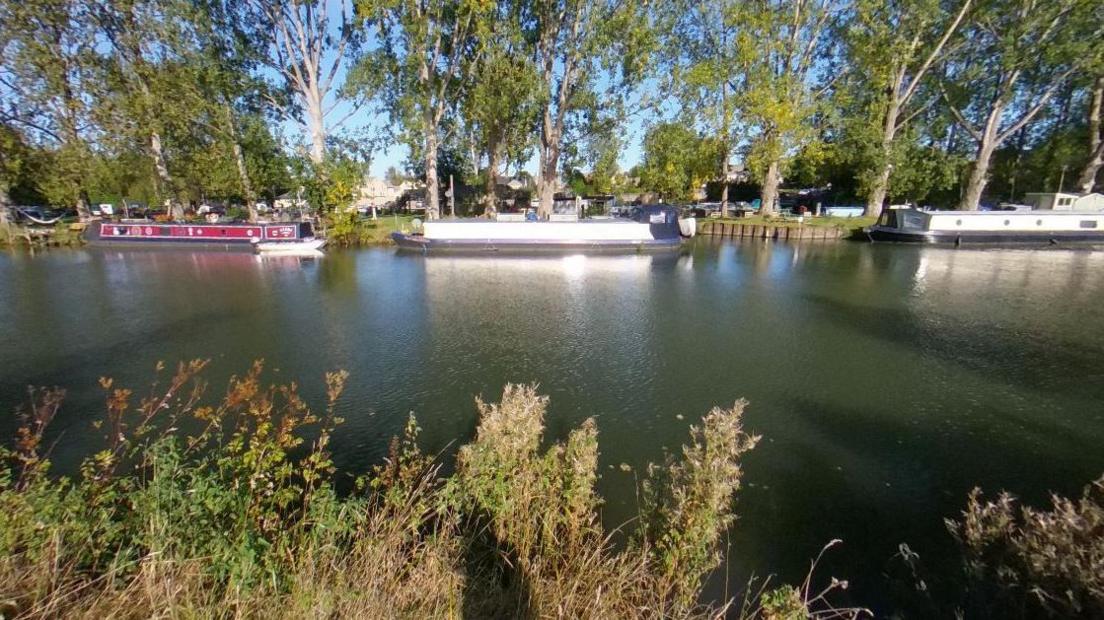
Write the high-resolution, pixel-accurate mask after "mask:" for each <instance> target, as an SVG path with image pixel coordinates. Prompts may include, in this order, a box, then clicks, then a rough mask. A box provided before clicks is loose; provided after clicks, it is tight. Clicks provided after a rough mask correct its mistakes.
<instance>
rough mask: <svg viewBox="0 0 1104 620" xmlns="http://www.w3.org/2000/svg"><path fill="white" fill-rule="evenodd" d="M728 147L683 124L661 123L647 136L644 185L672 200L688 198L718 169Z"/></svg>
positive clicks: (642, 177)
mask: <svg viewBox="0 0 1104 620" xmlns="http://www.w3.org/2000/svg"><path fill="white" fill-rule="evenodd" d="M725 150H726V147H725V145H724V144H722V143H721V142H720V141H719V140H716V139H704V138H702V137H700V136H698V135H697V134H696V133H695V132H694V131H693V129H691V128H690V127H688V126H686V125H685V124H682V123H660V124H657V125H655V126H653V127H651V128H650V129H648V133H647V134H646V135H645V136H644V161H643V163H642V165H641V167H640V170H639V174H640V182H641V185H642V186H643V187H644V188H646V189H648V190H651V191H655V192H658V193H659V194H660V195H661V196H663V197H664V198H666V199H667V200H670V201H686V200H691V199H693V197H694V193H695V192H696V191H697V190H698V188H700V187H701V185H702V184H703V183H704V182H705V181H706V179H708V178H709V177H710V175H712V174H713V173H714V172H715V171H716V169H717V160H718V159H720V158H721V157H723V156H724V154H725Z"/></svg>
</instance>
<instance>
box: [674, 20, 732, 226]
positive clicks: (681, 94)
mask: <svg viewBox="0 0 1104 620" xmlns="http://www.w3.org/2000/svg"><path fill="white" fill-rule="evenodd" d="M740 2H741V0H706V1H702V2H697V1H694V0H677V1H673V2H668V3H665V4H661V5H660V7H661V8H665V9H666V10H665V11H663V12H662V13H661V19H663V20H664V21H663V26H664V28H663V30H664V31H665V32H668V33H669V36H668V37H667V38H666V41H665V44H664V46H663V50H664V58H665V60H666V62H667V66H669V67H670V69H671V71H670V73H669V74H668V81H669V90H670V91H671V92H673V93H675V94H676V95H677V97H678V99H679V101H680V103H681V108H682V113H683V115H684V116H687V117H689V118H690V119H691V121H692V122H693V123H694V124H695V125H697V126H700V127H702V128H703V129H704V130H705V131H707V132H708V133H709V134H710V135H712V136H715V137H716V138H717V140H718V144H719V145H720V146H722V147H723V149H724V155H723V156H722V157H721V158H720V162H719V163H720V169H719V170H716V171H714V174H715V175H716V176H719V177H720V178H721V179H722V180H723V181H724V182H722V183H721V214H722V215H723V216H725V217H727V216H728V182H727V180H728V177H729V166H730V162H731V160H732V155H733V150H734V149H735V147H736V143H737V141H736V140H735V131H736V121H737V118H736V113H737V105H736V104H737V101H738V96H739V92H740V89H741V71H740V65H739V63H738V59H737V56H736V52H737V48H736V41H737V38H738V34H739V32H738V23H737V22H736V20H735V19H734V17H735V16H736V15H735V13H734V11H735V9H736V7H737V6H738V5H739V3H740Z"/></svg>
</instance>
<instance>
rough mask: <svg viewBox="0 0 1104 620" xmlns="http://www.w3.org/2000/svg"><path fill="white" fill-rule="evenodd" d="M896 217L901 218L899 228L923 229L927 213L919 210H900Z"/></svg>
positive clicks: (925, 226) (925, 225)
mask: <svg viewBox="0 0 1104 620" xmlns="http://www.w3.org/2000/svg"><path fill="white" fill-rule="evenodd" d="M897 217H898V218H900V219H901V225H900V228H912V229H924V228H927V222H928V218H927V215H926V214H924V213H921V212H919V211H912V210H904V209H902V210H900V212H899V213H898V214H897Z"/></svg>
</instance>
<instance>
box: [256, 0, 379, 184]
mask: <svg viewBox="0 0 1104 620" xmlns="http://www.w3.org/2000/svg"><path fill="white" fill-rule="evenodd" d="M249 1H250V6H251V8H252V10H253V16H254V19H256V20H257V21H258V22H259V23H260V27H259V28H258V29H257V30H256V32H257V33H259V34H261V35H263V36H264V39H263V40H264V42H265V44H266V46H267V48H268V54H266V55H265V58H264V60H265V63H266V64H267V65H268V66H269V68H271V69H272V70H273V71H275V72H276V73H277V74H278V75H279V76H280V78H281V79H282V80H283V82H284V85H285V87H286V90H287V91H288V92H290V93H292V95H293V97H294V100H295V101H296V103H297V104H298V108H292V107H289V106H287V105H286V104H285V103H284V102H283V101H281V100H279V99H276V98H273V99H271V101H270V103H271V104H272V105H273V106H274V107H276V108H277V109H278V110H280V111H281V113H282V114H283V115H284V116H285V117H286V118H294V119H295V120H297V121H299V122H300V123H302V125H303V126H304V128H305V129H306V131H307V133H308V134H309V135H310V158H311V161H312V162H314V164H315V165H319V164H321V163H322V161H323V159H324V156H325V151H326V136H327V135H328V134H329V133H330V132H331V131H334V130H335V129H337V128H338V127H340V126H341V125H342V124H343V123H344V122H345V121H346V120H348V118H349V117H350V116H352V115H353V114H355V113H356V112H357V111H358V110H359V109H360V106H361V102H359V101H353V102H347V101H344V100H345V98H346V97H345V94H346V93H347V92H348V91H346V90H345V89H342V88H340V85H339V84H338V83H337V82H336V80H337V78H338V74H339V73H340V72H341V68H342V67H343V66H344V62H345V57H346V55H347V54H348V53H349V52H350V51H352V48H354V47H355V46H356V44H357V43H358V36H357V29H356V27H355V24H354V22H353V18H352V15H351V12H350V11H349V2H348V0H333V1H327V0H249ZM335 5H336V6H338V7H340V11H341V13H340V16H338V17H337V20H336V23H331V11H332V9H333V7H334V6H335ZM343 102H345V103H347V104H348V108H349V109H348V110H347V111H345V112H344V115H343V116H341V117H339V118H338V120H336V121H331V120H329V119H331V118H332V117H333V116H334V112H337V111H338V110H337V108H338V106H339V105H340V104H341V103H343Z"/></svg>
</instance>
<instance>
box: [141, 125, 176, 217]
mask: <svg viewBox="0 0 1104 620" xmlns="http://www.w3.org/2000/svg"><path fill="white" fill-rule="evenodd" d="M149 140H150V141H149V147H150V157H152V158H153V168H154V170H155V171H156V172H157V184H158V186H159V187H160V193H161V194H162V197H164V196H165V195H166V194H167V195H168V202H169V217H170V218H171V219H174V220H178V219H183V218H184V208H183V206H182V205H181V204H180V202H179V201H178V200H176V196H174V195H173V193H174V192H173V180H172V176H171V175H170V174H169V167H168V165H167V164H166V163H165V151H164V149H163V148H162V147H161V134H160V133H158V132H156V131H151V132H150V139H149Z"/></svg>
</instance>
